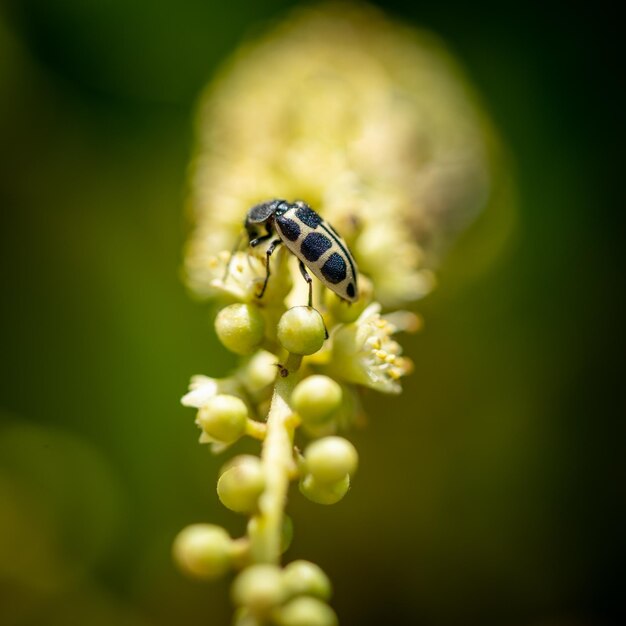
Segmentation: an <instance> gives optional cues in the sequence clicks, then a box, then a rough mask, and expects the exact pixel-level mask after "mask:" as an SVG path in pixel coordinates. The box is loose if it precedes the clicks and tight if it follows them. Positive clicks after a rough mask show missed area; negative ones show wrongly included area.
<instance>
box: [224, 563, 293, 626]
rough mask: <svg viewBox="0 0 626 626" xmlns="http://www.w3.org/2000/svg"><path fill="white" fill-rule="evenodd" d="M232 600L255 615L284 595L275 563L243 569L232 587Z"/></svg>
mask: <svg viewBox="0 0 626 626" xmlns="http://www.w3.org/2000/svg"><path fill="white" fill-rule="evenodd" d="M232 596H233V602H234V603H235V604H236V605H237V606H244V607H246V608H248V609H249V610H250V612H251V613H254V614H256V615H259V614H261V615H262V614H265V613H267V612H269V611H271V610H272V609H273V608H274V607H276V606H278V605H279V604H281V603H282V602H283V601H284V600H285V597H286V589H285V585H284V584H283V576H282V571H281V569H280V567H278V566H277V565H264V564H259V565H251V566H250V567H247V568H246V569H245V570H243V571H242V572H241V573H240V574H239V576H237V578H235V581H234V582H233V587H232Z"/></svg>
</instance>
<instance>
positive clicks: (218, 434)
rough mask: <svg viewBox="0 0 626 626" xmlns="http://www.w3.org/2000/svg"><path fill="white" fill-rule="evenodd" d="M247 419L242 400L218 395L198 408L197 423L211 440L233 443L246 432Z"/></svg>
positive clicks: (246, 410) (246, 408) (246, 411)
mask: <svg viewBox="0 0 626 626" xmlns="http://www.w3.org/2000/svg"><path fill="white" fill-rule="evenodd" d="M247 419H248V407H246V405H245V403H244V402H243V400H241V399H240V398H237V397H236V396H229V395H226V394H220V395H217V396H214V397H213V398H211V399H209V400H208V402H207V403H206V404H205V405H204V406H202V407H200V410H199V411H198V418H197V422H198V425H199V426H200V427H201V428H202V430H203V431H204V432H205V433H206V434H207V435H208V436H209V437H211V439H215V440H216V441H220V442H222V443H233V442H234V441H237V439H239V437H241V436H242V435H243V434H244V432H245V431H246V422H247Z"/></svg>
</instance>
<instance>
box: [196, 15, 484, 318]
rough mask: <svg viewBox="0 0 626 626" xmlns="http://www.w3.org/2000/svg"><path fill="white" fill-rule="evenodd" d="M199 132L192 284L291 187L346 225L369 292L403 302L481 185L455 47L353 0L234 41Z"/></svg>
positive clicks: (204, 283) (475, 122)
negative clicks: (260, 206) (253, 210)
mask: <svg viewBox="0 0 626 626" xmlns="http://www.w3.org/2000/svg"><path fill="white" fill-rule="evenodd" d="M197 132H198V136H199V148H198V151H197V155H196V158H195V161H194V163H193V168H192V171H193V181H192V199H191V211H192V214H193V220H194V223H195V230H194V232H193V235H192V237H191V239H190V241H189V243H188V246H187V250H186V259H185V262H186V276H187V282H188V284H189V286H190V288H191V289H192V290H193V291H194V292H195V293H196V294H198V295H201V296H204V295H208V294H209V293H210V292H211V281H212V280H213V279H214V276H213V274H212V272H211V263H213V262H214V261H212V258H213V257H214V255H215V254H216V251H219V250H229V249H230V248H231V247H232V244H233V241H235V239H236V237H237V236H238V234H239V233H240V231H241V227H242V220H243V217H244V215H245V211H246V210H247V209H248V208H249V207H251V206H253V205H254V204H256V203H257V202H260V201H263V200H268V199H270V198H287V199H291V200H293V199H303V200H305V201H306V202H307V203H309V204H310V205H311V206H312V207H313V208H314V209H315V210H316V211H317V212H318V213H320V215H322V217H324V218H325V219H327V220H328V221H330V222H331V223H332V224H333V225H334V226H335V228H337V230H338V231H339V232H341V233H342V235H343V236H344V238H346V240H347V241H348V243H349V245H350V247H351V250H352V252H353V254H354V255H355V258H356V261H357V264H358V266H359V269H360V271H361V272H362V273H364V274H365V275H367V276H369V277H370V278H371V279H372V281H373V283H374V287H375V292H376V298H377V300H379V301H380V302H381V303H382V304H383V305H385V306H389V305H397V304H402V303H405V302H410V301H412V300H415V299H417V298H419V297H421V296H423V295H424V294H426V293H428V291H429V290H430V289H431V288H432V286H433V274H432V271H431V268H432V265H433V260H434V258H435V257H436V255H437V253H438V252H439V251H440V249H441V247H442V244H445V243H447V242H448V241H449V240H450V239H451V237H452V235H453V234H454V233H455V232H457V231H458V230H460V229H461V228H463V227H464V226H465V225H466V224H467V223H468V222H469V221H470V220H471V219H472V217H474V216H475V215H476V214H477V213H478V212H479V211H480V209H481V208H482V207H483V205H484V204H485V201H486V198H487V196H488V193H489V188H490V168H489V146H488V143H489V139H488V137H489V132H488V126H487V123H486V122H485V120H484V119H483V117H482V115H481V113H480V110H479V108H478V107H477V106H476V104H475V98H474V96H473V94H472V93H471V91H470V89H469V88H468V87H467V85H466V83H465V82H464V80H462V78H461V76H460V74H459V72H458V69H457V67H456V65H455V63H454V61H453V60H452V58H451V57H450V56H449V55H448V54H447V52H446V51H445V49H444V48H443V46H442V45H441V44H440V43H439V42H438V41H437V40H436V39H435V38H434V37H433V36H431V35H430V34H427V33H423V32H418V31H415V30H413V29H409V28H406V27H404V26H401V25H399V24H397V23H394V22H391V21H388V20H387V19H386V18H385V17H384V16H383V15H382V14H381V13H379V12H378V11H377V10H375V9H373V8H368V7H366V6H363V5H358V6H353V5H349V4H342V3H337V4H335V3H333V4H328V5H321V7H312V8H311V7H309V8H306V9H301V10H299V11H297V12H296V13H295V14H293V15H292V17H291V18H290V19H288V20H286V21H284V22H282V23H281V24H280V25H278V26H277V27H276V28H275V29H274V30H273V31H272V32H271V33H270V34H269V35H267V36H265V37H263V38H261V39H260V40H257V41H254V42H252V43H249V44H247V45H245V46H243V47H242V48H241V49H240V50H239V52H238V53H237V54H236V55H235V56H234V59H233V60H232V61H231V62H230V63H228V64H227V65H226V67H225V68H224V69H223V70H222V72H221V74H219V75H218V77H217V79H216V80H215V81H214V82H213V83H212V84H211V85H210V87H209V88H208V90H207V92H206V94H205V96H204V98H203V101H202V105H201V107H200V112H199V116H198V120H197Z"/></svg>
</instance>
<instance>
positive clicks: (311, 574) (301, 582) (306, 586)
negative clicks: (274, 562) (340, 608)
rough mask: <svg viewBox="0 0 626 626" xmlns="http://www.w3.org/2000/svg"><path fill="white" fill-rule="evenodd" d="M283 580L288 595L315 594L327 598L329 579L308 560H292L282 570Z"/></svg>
mask: <svg viewBox="0 0 626 626" xmlns="http://www.w3.org/2000/svg"><path fill="white" fill-rule="evenodd" d="M283 581H284V583H285V586H286V587H287V590H288V592H289V595H290V596H315V597H316V598H320V599H321V600H328V599H329V598H330V594H331V586H330V580H329V579H328V576H326V574H324V572H323V571H322V569H321V568H320V567H319V566H317V565H315V563H311V562H310V561H292V562H291V563H289V565H287V567H285V569H284V571H283Z"/></svg>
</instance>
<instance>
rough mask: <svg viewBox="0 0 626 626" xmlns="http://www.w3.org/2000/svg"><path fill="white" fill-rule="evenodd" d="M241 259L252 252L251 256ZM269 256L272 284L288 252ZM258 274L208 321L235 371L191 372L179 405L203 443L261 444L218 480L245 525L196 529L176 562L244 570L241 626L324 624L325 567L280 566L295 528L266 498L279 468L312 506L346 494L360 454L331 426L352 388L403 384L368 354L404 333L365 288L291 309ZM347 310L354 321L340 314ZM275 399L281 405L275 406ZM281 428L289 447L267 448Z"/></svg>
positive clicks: (184, 539) (192, 567)
mask: <svg viewBox="0 0 626 626" xmlns="http://www.w3.org/2000/svg"><path fill="white" fill-rule="evenodd" d="M244 254H250V258H249V262H248V261H246V260H245V259H243V258H242V257H243V255H244ZM221 258H222V259H223V264H220V263H218V264H217V265H216V268H217V269H216V274H220V273H221V272H222V270H223V269H226V270H229V269H230V268H231V266H232V265H233V260H230V259H228V257H227V256H225V255H222V256H221ZM254 258H255V257H254V256H252V255H251V253H238V254H237V256H236V258H235V259H234V263H235V264H239V263H245V264H248V265H250V266H251V265H253V263H254ZM277 261H278V262H277V263H276V269H277V270H278V271H277V272H276V273H277V276H276V277H275V278H274V280H276V281H280V280H281V274H280V272H281V271H282V272H287V273H289V272H290V271H291V270H290V267H289V258H288V257H282V258H281V257H278V259H277ZM258 278H259V277H254V278H252V279H251V280H250V283H249V284H248V285H247V287H246V290H247V292H248V293H249V296H248V297H242V301H241V302H238V303H234V304H233V303H231V304H227V305H225V306H223V307H222V308H221V309H220V310H219V312H218V313H217V315H216V317H215V331H216V334H217V337H218V338H219V340H220V342H221V343H222V345H223V346H224V348H226V349H228V350H230V351H231V352H234V353H235V354H237V355H240V356H241V361H240V364H239V366H238V367H237V368H236V369H235V371H234V372H232V373H231V375H230V376H228V377H226V378H221V379H214V378H208V377H206V376H195V377H194V378H193V379H192V381H191V384H190V387H189V392H188V393H187V394H186V395H185V396H184V398H183V400H182V401H183V404H185V405H186V406H191V407H194V408H196V409H197V413H196V424H197V425H198V427H199V428H200V433H201V434H200V442H201V443H209V444H211V447H212V449H213V451H214V452H221V451H223V450H225V449H226V448H228V447H230V446H231V445H233V444H235V443H236V442H237V441H238V440H239V439H241V438H242V437H252V438H255V439H257V440H260V441H261V442H262V443H261V446H260V455H259V456H256V455H254V454H243V455H242V454H240V455H235V456H233V457H232V458H231V459H230V460H228V461H226V463H225V464H224V465H223V466H222V468H221V470H220V473H219V477H218V480H217V496H218V498H219V500H220V502H221V503H222V504H223V505H224V506H225V507H226V508H227V509H229V510H231V511H233V512H234V513H238V514H241V515H246V516H248V517H249V522H248V531H247V533H246V534H245V535H244V536H243V537H239V538H232V537H231V536H230V534H229V533H228V532H227V531H226V530H225V529H223V528H221V527H219V526H215V525H213V524H194V525H192V526H189V527H187V528H185V529H184V530H183V531H182V532H181V533H180V534H179V535H178V537H177V538H176V540H175V542H174V557H175V560H176V562H177V563H178V565H179V566H180V568H181V569H182V570H183V571H184V572H185V573H187V574H188V575H190V576H192V577H195V578H199V579H203V580H210V579H215V578H217V577H220V576H222V575H224V574H226V573H228V572H231V571H237V570H240V573H239V574H238V575H237V576H236V577H235V579H234V582H233V587H232V600H233V603H234V605H235V607H236V622H235V623H237V624H240V625H241V626H255V625H257V624H259V625H260V624H275V625H277V626H316V625H319V626H332V625H333V624H336V623H337V619H336V616H335V614H334V612H333V610H332V609H331V608H330V607H329V606H328V605H327V604H326V602H327V601H328V599H329V598H330V582H329V581H328V578H327V577H326V575H325V574H324V573H323V572H322V570H321V569H320V568H319V567H317V566H316V565H314V564H313V563H309V562H308V561H295V562H293V563H290V564H289V565H287V566H286V567H285V568H284V569H283V568H281V566H280V563H279V557H280V553H282V552H284V551H285V550H286V549H287V548H288V545H289V542H290V538H291V533H292V532H293V530H292V526H291V521H290V519H289V518H288V517H287V516H286V515H285V513H284V511H283V510H282V506H283V500H281V498H278V500H277V501H278V503H279V507H278V510H276V508H275V507H274V508H272V507H271V506H270V505H268V502H272V497H273V494H272V489H276V471H277V467H278V466H280V467H281V468H282V469H281V470H280V471H281V472H282V473H281V474H280V476H279V482H280V481H282V482H283V483H284V484H287V483H288V482H290V481H297V483H298V486H299V490H300V492H301V493H302V494H303V495H304V496H305V497H306V498H308V499H309V500H311V501H312V502H315V503H318V504H324V505H330V504H335V503H336V502H338V501H339V500H341V499H342V498H343V497H344V496H345V495H346V494H347V493H348V490H349V489H350V485H351V481H352V479H353V477H354V474H355V472H356V470H357V466H358V453H357V451H356V449H355V447H354V446H353V445H352V443H350V442H349V441H348V440H347V439H346V438H345V437H343V436H340V435H338V434H337V433H338V432H340V431H343V430H346V429H347V427H349V426H350V425H351V424H353V423H354V422H355V421H356V419H357V417H358V415H359V414H360V412H361V410H362V409H361V404H360V401H359V392H358V384H357V383H359V382H360V383H361V384H364V385H366V386H369V387H372V388H374V389H379V390H381V391H386V392H389V391H391V392H397V391H399V386H398V381H397V377H396V376H394V375H393V373H392V369H391V368H388V369H389V372H388V373H385V372H384V368H383V369H382V370H381V369H380V366H379V364H378V363H376V367H375V368H371V366H370V362H371V361H372V359H374V360H375V355H374V354H373V351H380V350H381V349H383V346H387V347H388V349H391V350H393V352H394V353H399V352H400V349H399V345H398V344H397V343H396V342H395V341H394V340H393V339H391V335H392V334H393V333H394V332H395V331H396V330H400V328H399V327H396V326H393V325H392V324H391V323H390V322H388V321H386V320H385V319H384V318H383V317H381V315H380V306H379V305H377V304H373V303H371V299H372V296H373V290H372V289H367V288H366V289H364V290H363V291H362V296H361V298H362V299H361V300H359V301H358V302H357V303H355V304H354V305H353V307H354V309H345V308H342V307H341V306H340V305H338V303H337V302H334V303H333V302H332V301H331V303H329V304H328V305H326V306H320V307H319V308H314V307H311V306H302V305H296V306H288V305H287V304H286V302H285V299H276V298H274V299H270V298H269V297H268V295H267V294H266V295H265V296H264V298H263V299H260V298H258V296H257V290H258V287H259V284H260V281H259V280H258ZM228 281H229V276H228V275H227V274H226V276H225V277H223V278H216V285H218V286H220V287H222V288H223V290H224V291H225V292H226V290H227V288H228ZM363 282H364V283H365V284H366V283H367V280H366V279H365V278H363ZM268 292H269V293H271V292H270V291H269V290H268ZM229 295H231V296H232V293H230V294H229ZM351 310H352V311H356V312H357V314H356V316H355V315H352V316H350V315H349V314H348V313H349V312H350V311H351ZM411 319H412V318H411ZM372 337H374V340H373V341H372ZM338 342H339V343H338ZM338 351H339V352H340V353H341V354H340V355H338V354H337V353H338ZM340 357H341V358H344V360H345V359H348V360H349V361H350V364H351V365H350V367H347V368H344V371H338V369H337V362H338V360H339V358H340ZM406 363H408V361H406ZM405 369H406V372H408V368H405ZM381 372H382V377H381ZM357 373H358V374H357ZM363 381H364V382H363ZM277 395H278V396H280V398H281V402H282V405H281V406H282V408H281V409H280V410H279V409H276V408H274V407H275V403H276V396H277ZM273 398H274V399H273ZM274 413H276V415H275V417H274V418H273V417H272V416H273V415H274ZM279 414H280V415H281V416H282V417H280V419H279V417H277V416H279ZM277 420H278V421H277ZM280 420H282V421H280ZM272 429H273V430H272ZM277 435H278V438H281V437H282V440H283V441H286V442H287V445H286V447H283V448H275V449H274V448H272V450H273V451H269V449H270V447H271V446H272V444H271V443H270V442H271V441H273V440H276V439H277ZM264 503H265V504H264ZM276 519H279V520H280V525H279V526H276V529H277V530H278V532H279V533H280V537H274V538H273V540H274V543H275V542H276V541H278V544H277V545H279V550H278V554H274V555H273V554H272V553H271V550H269V551H268V549H267V546H266V545H265V544H269V543H272V538H271V537H269V536H268V533H267V528H268V526H270V525H271V524H272V520H276Z"/></svg>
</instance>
